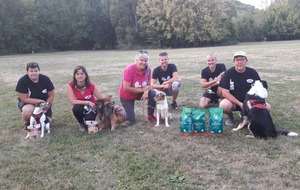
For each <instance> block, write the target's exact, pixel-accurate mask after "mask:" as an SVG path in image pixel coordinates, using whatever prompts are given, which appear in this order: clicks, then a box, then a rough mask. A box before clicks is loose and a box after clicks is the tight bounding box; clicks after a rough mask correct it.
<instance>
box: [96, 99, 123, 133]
mask: <svg viewBox="0 0 300 190" xmlns="http://www.w3.org/2000/svg"><path fill="white" fill-rule="evenodd" d="M111 97H112V96H107V97H105V98H103V99H98V100H97V104H96V107H97V114H98V119H99V121H100V124H99V130H102V129H103V128H105V127H111V131H114V130H115V129H116V127H117V126H118V125H120V124H121V123H123V122H124V120H125V117H126V113H125V111H124V110H123V109H122V108H121V107H120V106H118V105H116V104H115V102H114V101H113V100H112V98H111Z"/></svg>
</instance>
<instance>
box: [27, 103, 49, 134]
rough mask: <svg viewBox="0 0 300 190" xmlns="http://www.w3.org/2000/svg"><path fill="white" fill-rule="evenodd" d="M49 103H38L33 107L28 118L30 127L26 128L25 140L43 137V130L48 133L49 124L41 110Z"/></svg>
mask: <svg viewBox="0 0 300 190" xmlns="http://www.w3.org/2000/svg"><path fill="white" fill-rule="evenodd" d="M48 104H49V103H46V102H38V103H37V104H36V105H35V108H34V110H33V113H32V115H31V117H30V125H29V126H27V131H28V132H27V136H26V137H25V138H26V139H27V138H30V139H31V138H33V137H40V138H43V137H44V133H45V130H46V131H47V132H48V133H50V122H49V119H48V118H47V116H46V115H45V113H44V112H43V108H44V107H45V106H48Z"/></svg>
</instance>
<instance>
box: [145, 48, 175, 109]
mask: <svg viewBox="0 0 300 190" xmlns="http://www.w3.org/2000/svg"><path fill="white" fill-rule="evenodd" d="M159 62H160V66H158V67H156V68H155V69H154V70H153V75H152V80H151V87H152V88H154V89H157V90H160V91H163V92H165V93H166V95H167V96H172V97H173V100H172V102H173V103H172V104H171V106H172V108H173V109H174V110H177V109H178V105H177V102H176V100H177V97H178V94H179V89H180V85H181V84H180V82H179V75H178V71H177V67H176V65H175V64H172V63H169V57H168V53H167V52H161V53H160V54H159Z"/></svg>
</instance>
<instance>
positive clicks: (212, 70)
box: [199, 53, 226, 109]
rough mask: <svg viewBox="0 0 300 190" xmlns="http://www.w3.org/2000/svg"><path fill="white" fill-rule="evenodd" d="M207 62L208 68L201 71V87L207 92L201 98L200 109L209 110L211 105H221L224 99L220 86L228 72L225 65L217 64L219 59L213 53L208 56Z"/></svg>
mask: <svg viewBox="0 0 300 190" xmlns="http://www.w3.org/2000/svg"><path fill="white" fill-rule="evenodd" d="M206 62H207V67H205V68H204V69H202V71H201V87H202V88H203V89H204V90H205V92H204V93H203V96H202V97H201V98H200V102H199V108H200V109H205V108H208V107H209V104H210V103H219V99H220V98H222V92H221V88H219V84H220V80H221V78H222V76H223V74H224V71H226V66H225V65H224V64H223V63H218V64H217V57H216V55H214V54H213V53H211V54H209V55H207V57H206Z"/></svg>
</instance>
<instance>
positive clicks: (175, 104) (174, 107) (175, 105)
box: [171, 101, 178, 110]
mask: <svg viewBox="0 0 300 190" xmlns="http://www.w3.org/2000/svg"><path fill="white" fill-rule="evenodd" d="M171 106H172V109H173V110H177V109H178V106H177V103H176V102H175V101H174V102H173V103H172V104H171Z"/></svg>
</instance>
